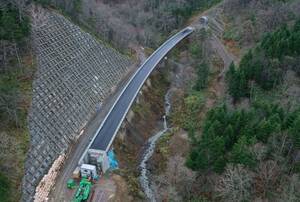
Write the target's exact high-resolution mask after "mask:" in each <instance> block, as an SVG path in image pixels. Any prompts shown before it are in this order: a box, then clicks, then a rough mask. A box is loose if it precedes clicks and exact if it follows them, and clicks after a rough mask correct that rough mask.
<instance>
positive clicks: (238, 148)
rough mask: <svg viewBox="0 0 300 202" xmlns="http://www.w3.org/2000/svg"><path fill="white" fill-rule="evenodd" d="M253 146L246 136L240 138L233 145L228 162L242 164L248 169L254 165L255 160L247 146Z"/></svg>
mask: <svg viewBox="0 0 300 202" xmlns="http://www.w3.org/2000/svg"><path fill="white" fill-rule="evenodd" d="M251 144H253V142H251V141H250V140H248V139H247V137H246V136H242V137H240V139H239V140H238V142H237V143H235V144H234V146H233V149H232V152H231V156H230V161H231V162H232V163H235V164H243V165H245V166H248V167H253V166H254V165H255V158H254V156H253V155H252V154H251V152H250V150H249V146H250V145H251Z"/></svg>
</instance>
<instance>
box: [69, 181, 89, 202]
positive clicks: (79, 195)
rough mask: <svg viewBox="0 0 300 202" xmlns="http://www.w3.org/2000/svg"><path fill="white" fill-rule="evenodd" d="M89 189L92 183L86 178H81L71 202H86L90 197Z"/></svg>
mask: <svg viewBox="0 0 300 202" xmlns="http://www.w3.org/2000/svg"><path fill="white" fill-rule="evenodd" d="M91 188H92V183H91V182H90V181H88V180H87V179H86V178H82V180H81V181H80V184H79V187H78V189H77V191H76V193H75V196H74V198H73V200H72V202H82V201H86V200H87V199H88V198H89V196H90V192H91Z"/></svg>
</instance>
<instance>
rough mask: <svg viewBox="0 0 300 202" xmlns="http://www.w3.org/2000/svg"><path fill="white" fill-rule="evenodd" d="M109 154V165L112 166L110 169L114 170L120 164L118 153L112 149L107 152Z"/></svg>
mask: <svg viewBox="0 0 300 202" xmlns="http://www.w3.org/2000/svg"><path fill="white" fill-rule="evenodd" d="M107 155H108V161H109V167H110V169H112V170H115V169H118V167H119V164H118V161H117V159H116V155H115V153H114V151H113V150H110V151H109V152H108V153H107Z"/></svg>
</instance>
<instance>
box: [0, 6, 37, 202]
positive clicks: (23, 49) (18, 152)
mask: <svg viewBox="0 0 300 202" xmlns="http://www.w3.org/2000/svg"><path fill="white" fill-rule="evenodd" d="M29 33H30V23H29V18H28V17H27V16H26V15H25V14H24V13H23V10H22V9H21V8H20V7H19V5H18V4H13V3H3V5H2V7H1V8H0V44H1V51H0V57H1V60H0V126H1V130H0V139H1V140H0V187H1V188H0V201H3V202H5V201H18V200H19V197H20V188H21V187H20V183H21V180H22V177H23V175H24V171H23V170H24V160H25V155H26V152H27V149H28V146H29V134H28V129H27V117H26V116H27V110H28V108H29V106H30V99H31V98H30V94H31V82H32V78H33V73H34V62H33V61H34V60H33V56H32V55H31V48H30V47H31V45H30V41H29Z"/></svg>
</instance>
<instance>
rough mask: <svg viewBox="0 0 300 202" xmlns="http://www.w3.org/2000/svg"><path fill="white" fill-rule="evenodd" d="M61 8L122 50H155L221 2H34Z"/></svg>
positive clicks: (59, 0)
mask: <svg viewBox="0 0 300 202" xmlns="http://www.w3.org/2000/svg"><path fill="white" fill-rule="evenodd" d="M36 2H39V3H42V4H43V5H52V6H54V7H57V8H61V9H62V10H63V11H65V12H66V13H68V14H69V15H71V16H72V17H73V19H74V20H76V21H78V22H80V23H81V24H83V25H85V26H86V27H88V28H89V29H90V30H92V31H94V32H96V33H97V34H99V35H100V36H101V37H102V38H103V39H104V40H106V41H107V42H109V43H111V44H114V45H115V46H116V47H118V48H121V49H127V48H128V45H130V44H131V45H137V44H140V45H144V46H148V47H152V48H155V47H157V46H158V45H159V44H160V43H161V42H163V41H164V40H165V38H166V37H168V36H169V34H170V32H175V30H176V29H178V28H181V27H182V26H183V25H184V23H185V22H186V21H187V20H188V19H189V18H190V17H191V16H192V15H193V14H195V13H196V12H199V11H203V10H205V9H207V8H209V7H210V6H212V5H214V4H215V3H217V2H220V0H203V1H199V0H176V1H174V0H163V1H158V0H142V1H141V0H123V1H121V0H109V1H108V0H72V1H66V0H36Z"/></svg>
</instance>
